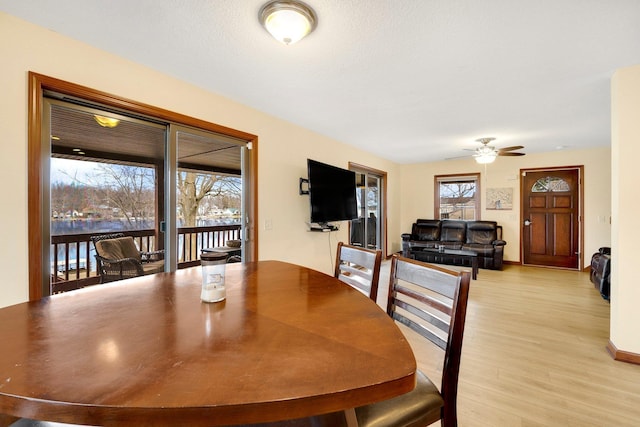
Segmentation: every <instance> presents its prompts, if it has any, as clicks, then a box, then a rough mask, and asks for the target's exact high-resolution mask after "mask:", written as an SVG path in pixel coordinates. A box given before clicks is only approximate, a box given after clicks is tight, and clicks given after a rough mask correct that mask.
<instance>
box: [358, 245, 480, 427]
mask: <svg viewBox="0 0 640 427" xmlns="http://www.w3.org/2000/svg"><path fill="white" fill-rule="evenodd" d="M470 280H471V276H470V273H469V272H468V271H462V272H457V271H451V270H447V269H445V268H441V267H439V266H435V265H431V264H427V263H423V262H420V261H416V260H412V259H409V258H404V257H402V256H399V255H397V254H395V255H393V257H392V260H391V271H390V277H389V297H388V303H387V314H389V316H391V317H392V318H393V319H394V320H396V321H397V322H399V323H401V324H404V325H406V326H408V327H409V328H411V329H412V330H413V331H415V332H417V333H419V334H420V335H422V336H423V337H424V338H426V339H428V340H429V341H431V343H433V344H435V345H437V346H438V347H440V348H441V349H442V350H444V364H443V368H442V382H441V385H440V389H439V390H438V388H437V387H436V386H435V385H434V384H433V382H432V381H431V380H430V379H429V378H428V377H427V376H426V375H425V374H424V373H422V372H421V371H417V383H416V387H415V388H414V389H413V391H410V392H409V393H406V394H403V395H401V396H398V397H395V398H392V399H389V400H385V401H382V402H378V403H373V404H370V405H367V406H362V407H359V408H356V409H355V412H356V418H357V419H358V426H359V427H363V426H366V427H373V426H376V427H383V426H386V427H391V426H393V427H401V426H402V427H409V426H411V427H417V426H427V425H429V424H432V423H434V422H436V421H438V420H441V424H442V426H444V427H451V426H457V415H456V413H457V410H456V408H457V405H456V398H457V393H458V373H459V370H460V355H461V351H462V336H463V333H464V323H465V317H466V311H467V299H468V296H469V282H470Z"/></svg>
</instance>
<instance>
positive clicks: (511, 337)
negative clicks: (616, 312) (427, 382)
mask: <svg viewBox="0 0 640 427" xmlns="http://www.w3.org/2000/svg"><path fill="white" fill-rule="evenodd" d="M388 278H389V262H388V261H385V262H384V263H383V269H382V272H381V276H380V292H379V294H378V304H380V305H381V306H385V305H386V298H387V292H388V290H387V285H388ZM402 330H403V332H404V333H405V335H406V336H407V338H408V339H409V341H410V343H411V345H412V347H413V349H414V353H415V355H416V360H417V361H418V367H419V368H420V369H421V370H423V371H424V372H425V373H426V374H427V375H429V376H430V377H431V378H433V379H435V380H434V382H435V383H436V384H438V385H439V384H440V377H439V372H440V370H441V368H442V352H440V351H439V350H434V349H433V348H432V347H431V346H430V345H429V344H428V343H427V342H426V341H425V340H424V339H423V338H421V337H420V336H419V335H417V334H415V333H414V332H413V331H411V330H409V329H407V328H402ZM608 340H609V303H608V302H606V301H605V300H604V299H602V298H601V297H600V295H599V294H598V292H597V291H596V290H595V288H594V287H593V285H592V284H591V282H590V281H589V274H588V273H583V272H574V271H564V270H553V269H544V268H533V267H521V266H505V267H504V270H502V271H491V270H483V269H481V270H480V272H479V274H478V280H472V281H471V289H470V293H469V303H468V309H467V320H466V327H465V336H464V342H463V348H462V362H461V367H460V382H459V389H458V418H459V425H460V426H461V427H475V426H479V427H480V426H482V427H488V426H522V427H533V426H576V427H577V426H580V427H590V426H607V427H608V426H640V365H633V364H628V363H624V362H617V361H614V360H613V359H612V358H611V357H610V356H609V354H608V353H607V350H606V348H605V347H606V345H607V342H608Z"/></svg>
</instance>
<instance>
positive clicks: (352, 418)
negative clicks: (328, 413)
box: [344, 408, 358, 427]
mask: <svg viewBox="0 0 640 427" xmlns="http://www.w3.org/2000/svg"><path fill="white" fill-rule="evenodd" d="M344 418H345V419H346V420H347V427H358V418H357V417H356V409H355V408H351V409H345V410H344Z"/></svg>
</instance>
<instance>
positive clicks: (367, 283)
mask: <svg viewBox="0 0 640 427" xmlns="http://www.w3.org/2000/svg"><path fill="white" fill-rule="evenodd" d="M381 263H382V252H381V251H380V250H375V251H374V250H371V249H366V248H360V247H357V246H351V245H347V244H344V243H342V242H339V243H338V249H337V255H336V268H335V277H336V278H338V279H339V280H341V281H343V282H344V283H346V284H348V285H349V286H352V287H354V288H356V289H358V290H359V291H360V292H362V293H364V294H365V295H367V296H368V297H369V298H371V299H372V300H373V301H375V300H376V298H377V296H378V280H379V278H380V264H381Z"/></svg>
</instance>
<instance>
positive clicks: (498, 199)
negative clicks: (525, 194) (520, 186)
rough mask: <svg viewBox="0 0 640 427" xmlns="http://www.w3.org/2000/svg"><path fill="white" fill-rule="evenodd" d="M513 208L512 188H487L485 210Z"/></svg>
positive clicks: (507, 209) (508, 209)
mask: <svg viewBox="0 0 640 427" xmlns="http://www.w3.org/2000/svg"><path fill="white" fill-rule="evenodd" d="M511 209H513V188H488V189H487V210H504V211H510V210H511Z"/></svg>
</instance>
